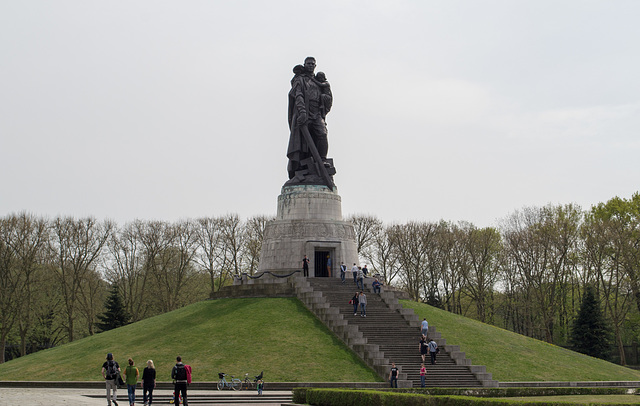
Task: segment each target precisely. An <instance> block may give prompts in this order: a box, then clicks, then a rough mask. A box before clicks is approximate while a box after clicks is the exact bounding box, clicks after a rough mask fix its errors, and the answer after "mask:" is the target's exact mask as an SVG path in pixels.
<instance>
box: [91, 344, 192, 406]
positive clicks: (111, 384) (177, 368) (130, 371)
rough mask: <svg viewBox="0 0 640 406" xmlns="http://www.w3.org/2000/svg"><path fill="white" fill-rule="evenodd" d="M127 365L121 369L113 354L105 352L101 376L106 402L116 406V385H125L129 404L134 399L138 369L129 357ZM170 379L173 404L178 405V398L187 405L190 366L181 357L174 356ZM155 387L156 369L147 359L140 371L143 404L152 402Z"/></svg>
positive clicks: (131, 403) (132, 402) (151, 361)
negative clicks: (172, 384)
mask: <svg viewBox="0 0 640 406" xmlns="http://www.w3.org/2000/svg"><path fill="white" fill-rule="evenodd" d="M128 363H129V365H127V367H126V368H125V369H124V371H122V370H121V369H120V365H119V364H118V363H117V362H116V361H115V360H114V359H113V354H112V353H109V354H107V360H106V361H105V362H104V364H102V378H103V379H104V380H105V384H106V388H107V404H108V405H109V406H111V404H112V403H113V405H114V406H118V402H117V400H116V395H117V389H118V385H124V384H126V385H127V394H128V396H129V406H133V405H134V404H135V401H136V387H137V385H138V378H139V377H140V371H139V370H138V368H137V367H136V366H135V365H134V362H133V359H131V358H129V360H128ZM171 379H173V382H174V393H173V395H174V404H175V405H180V399H182V400H183V402H184V405H187V404H188V403H187V385H188V384H190V383H191V367H190V366H189V365H185V364H183V363H182V358H181V357H177V358H176V364H175V365H174V367H173V368H172V369H171ZM155 387H156V369H155V366H154V364H153V360H149V361H147V366H146V368H145V369H144V371H143V372H142V401H143V403H144V405H151V404H152V403H153V390H154V389H155Z"/></svg>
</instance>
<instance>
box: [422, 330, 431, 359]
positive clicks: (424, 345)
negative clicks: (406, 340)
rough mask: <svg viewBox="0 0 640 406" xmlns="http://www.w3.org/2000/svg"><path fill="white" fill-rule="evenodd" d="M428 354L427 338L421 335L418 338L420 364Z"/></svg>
mask: <svg viewBox="0 0 640 406" xmlns="http://www.w3.org/2000/svg"><path fill="white" fill-rule="evenodd" d="M428 352H429V344H428V343H427V337H425V336H424V335H422V337H420V356H421V357H422V362H424V361H425V359H426V358H427V353H428Z"/></svg>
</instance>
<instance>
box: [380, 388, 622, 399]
mask: <svg viewBox="0 0 640 406" xmlns="http://www.w3.org/2000/svg"><path fill="white" fill-rule="evenodd" d="M380 390H384V391H386V390H389V391H391V390H393V391H394V392H401V393H418V394H422V395H446V396H451V395H456V396H475V397H481V398H513V397H524V396H561V395H624V394H626V393H627V388H477V389H469V388H467V389H464V388H402V389H390V388H389V389H380Z"/></svg>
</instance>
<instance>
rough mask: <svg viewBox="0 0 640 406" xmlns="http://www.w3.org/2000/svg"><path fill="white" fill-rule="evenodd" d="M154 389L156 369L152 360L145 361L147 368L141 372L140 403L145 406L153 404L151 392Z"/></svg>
mask: <svg viewBox="0 0 640 406" xmlns="http://www.w3.org/2000/svg"><path fill="white" fill-rule="evenodd" d="M155 387H156V367H155V366H154V365H153V360H149V361H147V367H146V368H145V369H144V371H142V401H143V402H144V404H145V405H151V403H152V402H153V390H154V389H155Z"/></svg>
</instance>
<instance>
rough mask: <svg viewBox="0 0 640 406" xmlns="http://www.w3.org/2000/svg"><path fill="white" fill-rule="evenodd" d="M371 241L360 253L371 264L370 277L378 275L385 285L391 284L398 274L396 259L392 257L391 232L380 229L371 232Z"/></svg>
mask: <svg viewBox="0 0 640 406" xmlns="http://www.w3.org/2000/svg"><path fill="white" fill-rule="evenodd" d="M371 236H372V240H371V243H370V244H367V245H366V246H365V248H364V249H363V251H362V252H361V253H360V255H362V257H363V258H364V259H365V260H366V261H367V262H368V263H370V264H371V273H372V275H376V274H379V275H381V276H382V279H383V281H384V283H385V284H391V283H393V281H394V280H395V279H396V277H397V276H398V273H399V272H400V269H399V265H398V259H397V257H396V256H395V255H394V245H393V238H392V231H391V228H390V227H382V228H380V229H375V230H373V231H372V232H371Z"/></svg>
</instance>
